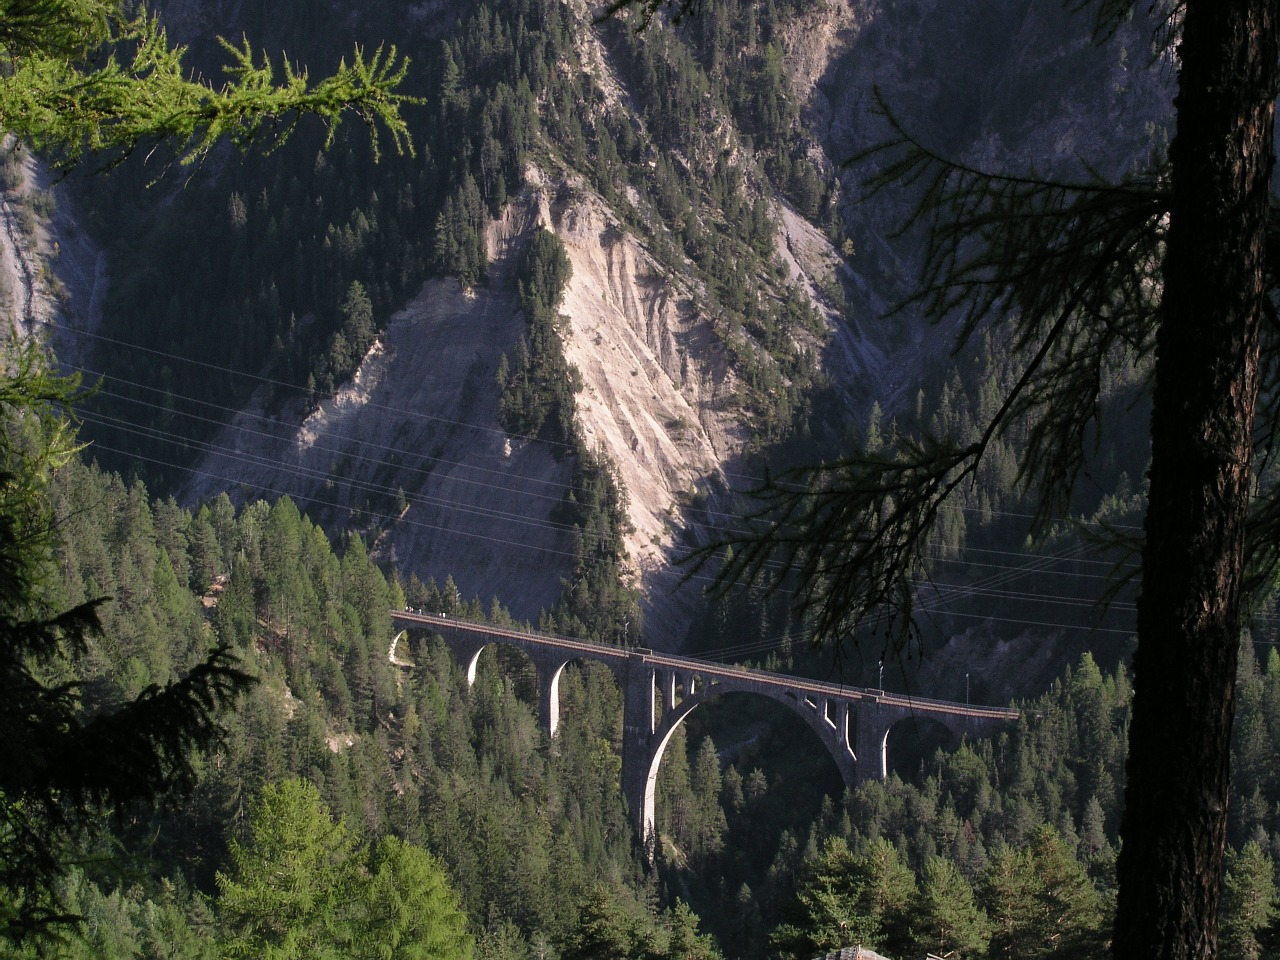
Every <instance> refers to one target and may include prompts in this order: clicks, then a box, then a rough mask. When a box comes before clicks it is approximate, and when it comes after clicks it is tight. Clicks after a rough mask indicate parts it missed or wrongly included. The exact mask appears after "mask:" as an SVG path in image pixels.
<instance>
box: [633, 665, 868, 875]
mask: <svg viewBox="0 0 1280 960" xmlns="http://www.w3.org/2000/svg"><path fill="white" fill-rule="evenodd" d="M659 696H660V697H661V694H660V693H659ZM741 704H752V705H753V706H754V709H749V710H747V711H739V712H745V713H748V714H760V715H761V720H760V721H759V723H758V725H757V727H756V728H755V731H754V732H755V734H756V735H759V734H760V733H761V732H762V731H763V733H764V734H765V735H766V736H771V735H772V731H774V730H775V729H776V728H777V727H783V728H785V729H786V731H787V735H788V736H787V738H788V740H790V741H791V743H790V744H789V745H788V749H787V751H786V752H787V754H788V755H789V758H793V759H794V758H797V757H803V758H806V759H807V758H813V759H814V761H816V763H815V766H816V767H818V768H821V769H822V770H823V771H824V773H825V776H824V778H823V780H822V785H821V789H819V790H818V791H817V792H816V797H817V799H816V801H815V802H817V803H820V802H821V798H822V796H829V795H834V796H836V797H838V796H839V795H840V794H841V793H842V792H843V789H844V787H846V786H851V785H852V784H853V782H854V775H855V773H854V771H855V761H854V756H853V751H852V749H851V747H850V742H849V738H850V736H851V730H850V729H849V728H848V726H847V722H848V720H847V718H846V717H845V716H844V715H843V714H842V713H839V712H838V711H837V708H836V706H835V705H833V704H832V705H829V704H825V703H818V704H815V703H809V702H808V701H807V700H804V699H801V698H796V697H793V696H791V695H789V694H783V693H780V692H774V691H768V692H766V691H757V690H742V689H736V690H735V689H732V688H730V689H725V690H721V689H719V688H718V687H716V686H708V687H704V688H703V689H702V690H700V691H699V690H697V688H696V686H695V693H694V694H692V695H688V696H685V697H683V698H679V697H677V698H676V699H675V706H674V707H672V708H670V709H666V710H665V711H664V712H663V714H662V717H661V720H660V721H659V722H658V723H657V725H656V729H655V730H654V735H653V739H652V740H651V741H650V744H649V749H648V750H647V752H646V755H645V756H644V757H643V761H642V762H643V769H642V770H641V771H639V772H640V774H641V775H640V776H639V777H637V778H636V788H635V789H633V790H632V791H631V792H630V793H631V795H629V796H628V797H627V800H628V803H629V804H631V806H632V817H633V819H634V821H635V822H636V824H637V829H638V833H639V836H640V837H642V838H643V840H644V842H645V844H646V845H651V844H653V843H654V842H655V840H656V838H657V826H658V824H657V822H656V812H657V789H658V779H659V773H660V771H661V768H662V761H663V759H664V757H665V756H666V754H667V748H668V747H669V746H670V744H671V742H672V740H673V739H674V738H675V735H676V733H677V731H679V730H681V729H686V730H687V729H688V725H687V724H686V720H688V719H689V718H690V716H691V715H692V714H694V711H697V712H698V716H699V717H705V718H707V720H708V721H709V722H712V723H714V721H715V720H716V719H718V718H723V717H724V716H725V715H727V714H731V713H733V712H734V711H735V709H737V708H738V707H739V705H741ZM699 708H705V709H699ZM693 729H694V731H695V734H698V733H700V732H701V730H702V725H701V724H699V723H695V724H694V727H693ZM797 736H798V737H799V738H801V739H804V740H806V742H807V747H806V748H805V749H802V750H796V749H795V746H794V743H795V740H796V738H797ZM748 739H750V737H748ZM701 740H702V737H701V736H700V735H699V736H697V743H701ZM815 740H816V741H817V742H814V741H815ZM713 742H715V740H714V737H713ZM737 746H741V744H737ZM692 749H697V747H696V746H692ZM633 762H634V761H633ZM810 786H811V787H812V786H813V784H811V785H810ZM810 792H811V793H813V792H814V791H813V790H811V791H810ZM637 807H638V811H637ZM651 851H652V847H651Z"/></svg>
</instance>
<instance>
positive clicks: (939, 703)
mask: <svg viewBox="0 0 1280 960" xmlns="http://www.w3.org/2000/svg"><path fill="white" fill-rule="evenodd" d="M391 615H392V618H393V619H396V620H399V621H401V622H405V623H413V624H417V625H419V626H424V627H430V626H437V627H441V628H448V629H452V630H459V631H464V632H468V633H472V634H474V635H475V636H476V637H477V638H479V637H483V636H492V637H493V638H494V640H495V641H497V640H499V639H500V638H506V639H509V640H516V641H519V642H521V643H534V644H540V645H544V646H546V647H547V648H548V649H554V650H558V651H563V652H566V653H574V652H576V653H578V654H581V655H585V656H588V657H590V658H591V659H593V660H606V661H607V660H616V661H618V662H622V661H625V660H627V659H629V658H632V657H635V656H640V657H641V658H642V659H643V661H644V662H645V663H651V664H653V665H655V666H658V667H663V668H666V669H668V670H678V671H681V672H683V673H690V674H693V675H696V676H699V677H702V678H703V679H705V680H710V679H712V678H719V677H725V678H729V677H733V678H742V677H750V678H751V679H752V680H754V681H756V682H757V683H763V684H770V685H773V686H777V687H779V688H785V689H787V690H799V691H804V692H806V693H809V694H813V695H815V696H820V697H832V696H838V697H861V698H863V699H864V700H868V701H873V702H875V703H879V704H884V705H886V706H895V707H903V708H907V709H914V710H917V711H920V712H922V713H942V714H946V715H947V716H953V717H954V716H959V717H974V718H979V719H985V720H1016V719H1018V717H1019V715H1020V714H1019V711H1018V710H1016V709H1013V708H1012V707H993V706H983V705H976V704H967V703H959V702H957V701H953V700H936V699H931V698H929V697H916V696H911V695H908V694H901V693H887V692H886V691H884V690H878V689H876V688H874V687H855V686H848V685H845V684H838V683H829V682H824V681H822V680H810V679H808V678H806V677H796V676H792V675H790V674H785V673H775V672H773V671H769V670H759V669H757V668H755V667H743V666H737V665H734V664H723V663H713V662H712V661H709V660H699V659H698V658H697V657H683V656H679V655H677V654H669V653H658V652H656V651H654V650H651V649H650V648H648V647H615V646H610V645H609V644H605V643H594V642H592V641H589V640H574V639H572V638H570V637H560V636H556V635H555V634H548V633H537V632H534V631H526V630H513V629H511V628H509V627H498V626H494V625H492V624H487V623H475V622H473V621H470V620H459V619H456V618H453V617H448V616H442V615H439V614H433V613H416V612H413V611H405V610H394V611H392V614H391Z"/></svg>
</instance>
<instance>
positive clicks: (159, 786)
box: [0, 346, 248, 938]
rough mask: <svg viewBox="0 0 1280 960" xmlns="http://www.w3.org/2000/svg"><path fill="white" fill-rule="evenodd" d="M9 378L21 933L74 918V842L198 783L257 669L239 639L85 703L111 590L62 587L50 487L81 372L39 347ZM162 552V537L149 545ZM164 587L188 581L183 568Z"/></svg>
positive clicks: (3, 647) (5, 445) (3, 760)
mask: <svg viewBox="0 0 1280 960" xmlns="http://www.w3.org/2000/svg"><path fill="white" fill-rule="evenodd" d="M3 362H4V364H5V365H6V367H7V369H6V371H5V376H4V378H3V379H2V380H0V684H2V685H3V696H2V697H0V904H3V907H2V908H0V923H3V933H4V934H5V935H6V936H9V937H14V938H17V937H20V936H22V935H24V934H26V933H32V932H40V931H42V930H45V929H46V928H47V926H48V924H49V923H50V922H51V921H53V920H55V919H59V917H60V909H59V907H58V905H57V903H56V900H55V899H53V898H52V886H53V881H54V880H55V879H56V878H57V877H58V876H59V875H60V874H61V873H62V871H63V870H64V869H65V868H66V863H67V859H68V856H69V848H70V845H71V844H72V843H73V842H74V841H76V840H78V839H79V838H80V837H81V835H82V834H83V833H85V832H88V831H91V830H92V829H93V828H94V827H95V826H96V825H97V823H98V821H99V819H100V817H101V814H102V813H103V812H104V811H105V810H108V809H111V808H112V807H115V806H119V807H127V806H128V805H130V804H133V803H151V802H153V801H154V800H155V799H156V798H158V797H159V796H160V795H161V794H163V793H164V792H166V791H168V790H170V789H173V788H186V789H189V788H190V787H191V786H192V785H193V784H194V781H195V779H196V768H195V766H194V764H195V754H196V753H197V752H199V751H202V750H207V749H209V748H210V747H212V746H213V745H214V744H216V743H217V742H218V740H219V738H220V736H221V733H222V727H221V726H220V724H219V716H218V715H219V713H220V711H222V710H223V709H224V708H225V707H227V706H228V705H229V704H230V703H231V702H232V701H234V700H235V698H236V696H237V695H238V694H239V693H240V692H242V691H243V690H244V688H245V687H246V685H247V683H248V677H247V675H246V674H245V673H243V672H241V671H240V670H239V669H237V667H236V659H235V658H234V657H233V656H232V655H231V654H230V653H229V651H228V650H227V649H226V648H225V647H217V648H215V649H214V650H212V652H210V651H208V649H207V647H208V644H207V642H206V643H203V644H202V647H201V649H202V651H203V653H204V658H203V660H201V661H199V662H197V663H196V664H194V665H193V666H191V667H190V669H189V672H187V674H186V676H184V677H181V678H180V679H170V678H169V677H167V676H160V677H155V678H152V677H151V676H149V675H148V676H145V677H143V678H141V682H139V683H138V684H136V685H135V686H134V688H133V689H130V690H129V691H128V695H127V696H126V697H123V698H111V699H107V700H104V701H100V702H97V703H93V705H92V706H93V708H94V709H93V710H92V711H91V712H90V711H86V710H85V709H83V707H84V706H85V704H84V703H83V701H82V696H81V690H80V688H79V686H78V684H77V683H76V682H75V675H74V673H73V672H72V670H71V669H70V667H71V664H72V663H74V662H75V661H77V660H82V659H84V658H86V657H88V656H89V655H90V653H91V646H92V645H93V644H94V643H95V642H96V640H97V637H98V635H99V634H100V633H101V628H102V621H101V619H100V615H99V612H98V611H99V608H100V607H101V606H102V604H103V603H104V598H103V597H102V596H101V595H97V594H95V595H92V596H90V598H89V599H85V600H80V601H78V602H74V603H73V604H72V605H69V606H68V605H63V604H62V602H61V597H60V594H61V592H62V591H61V590H60V585H59V584H57V583H56V582H55V567H54V558H55V550H56V549H57V547H58V545H59V538H60V533H59V528H58V522H59V521H60V520H61V518H62V516H65V514H62V515H61V516H60V512H59V511H55V509H54V506H53V499H52V497H51V495H50V484H51V482H52V481H53V478H54V476H55V473H56V471H57V470H59V469H60V468H64V467H65V466H66V465H67V464H68V463H69V462H71V460H72V458H73V457H74V455H75V453H76V449H77V448H76V446H75V441H74V431H73V428H72V426H71V425H70V423H69V422H68V421H67V420H66V418H65V415H64V413H63V412H62V411H63V408H64V407H65V406H66V405H67V404H70V403H72V402H74V401H75V400H76V399H78V398H79V396H80V388H79V381H78V379H77V378H74V377H72V378H64V377H59V376H56V375H54V374H52V373H51V372H49V370H48V368H47V366H46V364H45V360H44V357H43V356H42V355H41V354H40V352H39V351H38V349H37V348H35V347H34V346H28V347H26V348H20V349H19V350H18V351H17V352H16V353H14V352H10V353H8V354H7V355H6V356H5V357H4V358H3ZM148 549H149V550H150V551H152V553H151V554H150V555H149V556H148V557H147V559H150V560H154V550H155V545H154V542H153V543H152V544H151V545H150V546H149V548H148ZM158 582H159V584H160V586H161V592H162V593H165V594H168V595H170V596H172V595H173V593H174V592H175V591H177V590H178V589H179V588H178V586H177V583H176V580H175V579H174V578H173V576H172V571H171V570H170V571H169V576H168V577H166V578H162V579H160V580H159V581H158Z"/></svg>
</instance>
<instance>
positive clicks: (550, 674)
mask: <svg viewBox="0 0 1280 960" xmlns="http://www.w3.org/2000/svg"><path fill="white" fill-rule="evenodd" d="M392 619H393V620H394V621H395V622H396V623H397V624H399V626H401V627H403V628H405V629H410V630H425V631H429V632H431V633H434V634H438V635H439V636H440V637H442V638H443V639H444V642H445V643H446V644H447V645H448V646H449V649H450V650H451V651H452V652H453V655H454V657H456V658H457V660H458V662H459V663H460V664H462V665H463V667H464V668H465V670H466V673H467V682H468V683H473V682H474V681H475V677H476V664H477V663H478V662H479V659H480V653H481V651H483V650H484V648H485V647H487V646H489V645H490V644H494V643H502V644H508V645H510V646H513V647H517V648H519V649H520V650H522V651H524V653H525V654H526V655H527V656H528V657H529V659H530V660H531V661H532V662H533V665H534V669H535V671H536V672H537V677H538V699H539V714H540V718H541V720H542V725H543V729H544V730H545V731H546V733H547V736H548V737H549V738H554V737H555V735H556V730H557V728H558V727H559V724H560V694H559V687H560V675H561V673H562V672H563V671H564V668H565V667H566V666H567V665H568V664H569V663H570V662H572V661H574V660H595V661H597V662H599V663H603V664H605V665H606V666H607V667H609V669H610V670H612V671H613V674H614V676H615V677H616V678H617V681H618V686H619V688H620V689H621V691H622V702H623V709H622V730H623V733H622V793H623V796H624V797H625V799H626V801H627V807H628V809H629V811H630V814H631V818H632V822H633V823H634V825H635V828H636V834H637V836H638V837H639V838H640V840H641V842H643V843H644V845H645V846H646V847H647V848H648V849H649V850H650V852H651V853H652V850H653V841H654V836H655V835H654V797H655V792H656V784H657V780H658V767H659V765H660V764H661V763H662V755H663V753H664V752H665V750H666V748H667V743H668V742H669V741H670V740H671V736H672V734H674V733H675V731H676V729H677V728H678V727H679V726H680V724H681V723H682V722H683V721H684V719H685V717H687V716H689V714H690V713H692V712H693V711H694V710H695V709H697V708H698V707H699V706H700V705H701V704H704V703H706V702H707V701H709V700H713V699H715V698H716V697H720V696H723V695H724V694H726V693H752V694H757V695H759V696H763V697H768V698H770V699H772V700H776V701H777V702H779V703H781V704H783V705H784V706H786V707H789V708H790V709H791V710H793V711H794V712H795V713H797V714H798V715H799V716H800V717H801V718H802V719H804V721H805V722H806V723H807V724H808V725H809V726H810V727H811V728H812V729H813V730H814V731H815V732H816V733H817V734H818V737H819V739H820V740H821V741H822V743H823V744H825V745H826V748H827V750H828V751H829V752H830V753H831V756H832V757H833V758H834V760H835V762H836V767H837V768H838V769H839V771H840V775H841V776H842V777H843V778H844V782H845V784H846V785H847V786H850V787H852V786H856V785H857V784H858V783H861V782H862V781H865V780H870V779H879V780H883V779H884V778H885V777H886V776H887V775H888V740H889V731H890V729H891V728H892V727H893V726H894V725H895V724H896V723H898V722H899V721H902V720H909V719H925V718H927V719H930V720H933V721H935V722H937V723H939V724H941V725H942V726H944V727H946V728H947V729H949V730H950V731H951V732H952V733H954V734H956V735H957V736H961V735H969V736H982V735H986V734H988V733H990V732H992V731H993V730H994V729H995V728H996V727H997V726H998V725H999V724H1003V723H1007V722H1009V721H1011V720H1016V719H1017V718H1018V712H1017V711H1016V710H1011V709H1005V708H1000V707H980V706H971V705H969V704H964V703H952V702H949V701H944V700H928V699H924V698H921V697H908V696H904V695H902V694H892V693H885V692H884V691H883V690H874V689H867V688H862V687H848V686H843V685H840V684H834V683H822V682H820V681H816V680H806V679H803V678H801V677H790V676H786V675H785V674H780V673H770V672H768V671H765V670H752V669H749V668H747V667H738V666H726V665H724V664H718V663H710V662H708V661H706V660H698V659H695V658H693V657H680V656H674V655H671V654H665V653H655V652H654V651H652V650H648V649H645V648H625V647H613V646H608V645H605V644H599V643H588V642H586V641H582V640H570V639H567V638H565V637H554V636H548V635H546V634H538V633H526V632H523V631H520V630H510V629H506V628H503V627H495V626H491V625H489V624H482V623H469V622H467V621H464V620H455V619H451V618H449V617H445V616H436V615H434V614H426V613H415V612H413V611H393V613H392Z"/></svg>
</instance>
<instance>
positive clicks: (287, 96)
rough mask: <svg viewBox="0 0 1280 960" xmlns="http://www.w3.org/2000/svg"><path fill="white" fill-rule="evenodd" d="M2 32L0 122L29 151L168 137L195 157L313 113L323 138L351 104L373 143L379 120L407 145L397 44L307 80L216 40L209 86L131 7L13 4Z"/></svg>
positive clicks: (279, 133)
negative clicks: (218, 58)
mask: <svg viewBox="0 0 1280 960" xmlns="http://www.w3.org/2000/svg"><path fill="white" fill-rule="evenodd" d="M17 8H18V9H17V11H16V16H15V17H14V18H13V20H10V19H9V11H6V30H5V31H4V35H2V36H0V42H3V43H4V44H5V48H6V53H7V54H8V56H9V58H10V61H11V63H12V69H11V70H10V71H7V72H6V73H5V76H4V77H3V78H2V79H0V123H3V125H4V127H5V129H7V130H8V131H9V132H11V133H13V134H14V135H16V136H17V137H18V138H20V139H22V140H24V141H26V142H27V143H29V144H31V145H32V146H34V147H36V148H37V149H41V150H48V151H53V152H57V153H59V154H60V155H61V156H62V157H63V158H64V160H65V162H68V163H70V162H73V161H74V160H76V159H77V158H78V157H79V156H80V154H81V153H82V152H83V151H88V152H91V153H94V154H106V155H113V154H114V155H117V156H119V155H127V154H129V153H131V152H133V151H134V150H135V149H137V148H138V147H140V146H145V145H148V144H151V143H155V142H159V141H171V142H173V143H174V144H175V145H176V146H177V148H178V150H179V151H180V152H181V154H182V162H183V163H193V162H195V161H197V160H200V159H201V158H203V157H204V156H205V155H207V154H208V152H209V151H210V149H212V147H213V146H214V145H215V144H217V143H219V142H221V141H223V140H228V141H230V142H232V143H234V144H236V145H237V146H239V147H241V148H250V147H264V146H265V147H266V148H268V149H271V148H274V147H278V146H279V145H280V144H282V143H283V142H284V141H285V140H286V139H288V137H289V135H290V134H291V133H292V132H293V129H294V127H295V126H296V124H297V121H298V118H299V117H300V116H301V115H304V114H314V115H316V116H319V117H320V118H322V119H323V120H324V121H325V122H326V124H327V125H328V128H329V140H330V141H332V139H333V136H334V131H335V129H336V128H337V126H338V125H339V124H340V123H341V121H342V119H343V117H344V116H345V115H346V113H347V111H352V112H354V113H355V114H356V115H357V116H360V117H361V118H362V119H363V120H364V122H365V123H366V125H367V126H368V128H369V130H370V133H371V136H372V138H373V148H374V152H375V154H376V153H377V150H378V131H379V128H380V127H381V128H382V129H384V130H385V131H386V132H387V133H388V134H389V135H390V136H391V139H392V142H393V144H394V146H395V148H396V150H397V151H399V150H405V149H409V150H412V144H411V142H410V140H409V136H408V127H407V126H406V124H405V121H404V119H403V118H402V117H401V116H400V112H399V111H400V107H401V106H402V105H405V104H407V103H412V102H413V99H412V98H410V97H406V96H405V95H403V94H400V93H397V92H396V89H397V87H399V86H400V84H401V82H402V81H403V80H404V76H405V71H406V69H407V67H408V63H407V61H402V60H401V59H400V58H399V57H398V56H397V54H396V51H395V49H394V48H392V49H391V50H390V51H389V52H387V53H384V52H383V51H382V50H381V49H379V50H377V51H376V52H375V53H374V54H373V56H372V57H366V55H365V53H364V52H363V51H362V50H361V49H360V48H359V47H357V48H356V49H355V50H354V52H353V53H352V57H351V64H350V66H348V65H347V63H346V62H345V61H344V62H343V63H342V64H340V65H339V67H338V69H337V70H336V71H335V72H334V73H333V74H331V75H330V76H328V77H326V78H324V79H322V80H320V81H318V82H316V83H314V84H313V83H311V82H310V79H309V77H308V76H307V73H306V71H305V70H298V69H296V68H295V67H293V66H292V65H291V64H290V63H289V61H288V60H285V61H284V63H283V65H282V67H281V68H280V69H279V72H280V77H279V79H278V80H277V75H276V73H277V71H276V68H274V67H273V66H272V64H271V62H270V61H269V60H267V59H266V57H265V56H264V57H263V58H262V59H261V60H259V59H258V58H257V57H256V55H255V53H254V51H253V49H252V48H251V47H250V46H249V43H248V41H247V40H246V41H245V42H244V44H243V45H242V46H238V47H237V46H234V45H232V44H230V43H228V42H226V41H225V40H224V41H222V46H223V49H224V51H225V52H226V53H227V54H228V55H229V57H230V58H231V63H230V65H229V66H228V67H226V73H227V77H228V80H227V82H226V83H224V84H222V85H219V86H215V85H213V84H210V83H208V82H204V81H202V80H200V79H198V78H193V77H192V76H191V75H190V71H189V68H188V66H187V65H186V64H185V63H184V62H183V54H184V52H185V51H184V50H183V49H182V48H181V47H173V46H170V44H169V41H168V37H167V36H166V34H165V31H164V30H163V29H162V28H161V27H160V25H159V22H158V21H157V20H156V19H154V18H152V17H149V16H147V15H145V14H143V15H140V16H137V17H132V18H131V17H129V16H128V15H127V14H126V13H125V12H124V6H123V4H121V3H117V2H104V0H44V2H36V3H33V2H30V0H23V2H21V3H19V4H17Z"/></svg>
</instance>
